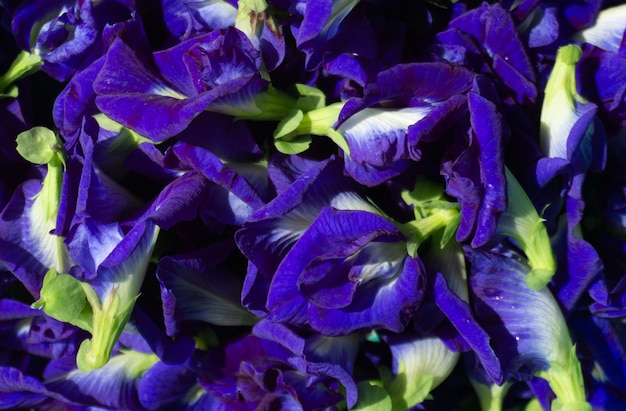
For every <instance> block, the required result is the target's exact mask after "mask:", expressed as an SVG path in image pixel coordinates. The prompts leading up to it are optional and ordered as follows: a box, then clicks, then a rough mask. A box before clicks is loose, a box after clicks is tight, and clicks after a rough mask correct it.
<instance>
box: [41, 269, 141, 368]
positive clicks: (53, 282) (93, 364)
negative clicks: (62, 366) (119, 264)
mask: <svg viewBox="0 0 626 411" xmlns="http://www.w3.org/2000/svg"><path fill="white" fill-rule="evenodd" d="M137 297H138V295H137V296H135V297H134V298H132V299H130V300H129V301H125V302H124V301H122V299H121V298H120V296H119V293H118V292H117V287H115V286H114V287H112V289H111V291H110V292H109V294H108V295H107V296H106V298H105V300H104V301H103V302H101V301H100V298H99V297H98V295H97V294H96V292H95V290H94V289H93V288H92V287H91V285H89V284H87V283H85V282H82V281H79V280H78V279H76V278H75V277H73V276H71V275H69V274H57V272H56V270H54V268H52V269H50V270H49V271H48V273H47V274H46V276H45V277H44V281H43V287H42V289H41V292H40V298H39V300H37V301H36V302H34V303H33V304H32V307H33V308H38V309H43V311H44V312H45V313H46V314H47V315H49V316H50V317H53V318H55V319H57V320H59V321H62V322H66V323H69V324H72V325H75V326H77V327H79V328H81V329H83V330H85V331H88V332H89V333H91V335H92V338H91V339H90V340H85V341H83V342H82V344H81V345H80V348H79V350H78V355H77V358H76V361H77V364H78V368H79V369H80V370H81V371H85V372H87V371H91V370H94V369H97V368H100V367H102V366H104V365H105V364H106V363H107V362H108V361H109V358H110V357H111V353H112V351H113V346H114V345H115V343H116V342H117V340H118V338H119V336H120V335H121V333H122V331H123V329H124V327H125V326H126V323H127V322H128V318H129V317H130V314H131V312H132V309H133V307H134V304H135V300H136V299H137Z"/></svg>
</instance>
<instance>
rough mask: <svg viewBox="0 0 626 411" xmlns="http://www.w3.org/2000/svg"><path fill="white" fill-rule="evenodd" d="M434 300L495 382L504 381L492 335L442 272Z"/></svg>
mask: <svg viewBox="0 0 626 411" xmlns="http://www.w3.org/2000/svg"><path fill="white" fill-rule="evenodd" d="M433 294H434V300H435V303H436V304H437V306H438V307H439V308H440V309H441V311H443V313H444V314H445V315H446V317H448V319H449V320H450V322H452V324H453V325H454V327H455V328H456V329H457V330H458V331H459V333H460V334H461V336H462V337H463V338H464V339H465V340H466V342H467V344H468V345H469V346H470V347H471V349H472V350H473V351H474V353H475V354H476V356H477V357H478V359H479V360H480V362H481V364H482V365H483V367H484V368H485V371H486V372H487V374H488V375H489V376H490V377H491V378H492V379H493V381H494V382H496V383H498V384H500V383H501V382H502V381H503V375H502V369H501V365H500V360H499V358H498V357H497V356H496V353H495V352H494V350H493V348H492V347H491V344H490V342H489V341H490V340H491V337H490V336H489V334H487V332H486V331H485V330H484V329H483V328H482V327H481V326H480V324H479V323H478V322H477V321H476V319H475V318H474V316H473V315H472V312H471V310H470V307H469V305H467V303H466V302H465V301H463V300H462V299H461V298H460V297H459V296H457V295H456V294H455V293H454V292H452V291H450V289H449V288H448V286H447V285H446V282H445V280H444V278H443V276H442V275H441V274H437V277H436V278H435V283H434V289H433Z"/></svg>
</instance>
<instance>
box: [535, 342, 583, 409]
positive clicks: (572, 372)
mask: <svg viewBox="0 0 626 411" xmlns="http://www.w3.org/2000/svg"><path fill="white" fill-rule="evenodd" d="M537 376H538V377H541V378H543V379H545V380H546V381H548V383H549V384H550V388H551V389H552V391H553V392H554V394H555V395H556V399H555V400H554V401H553V402H552V406H551V408H552V410H553V411H591V405H590V404H589V403H588V402H587V401H586V399H585V386H584V382H583V375H582V370H581V368H580V362H579V361H578V357H576V347H575V346H574V345H571V348H570V349H569V350H568V351H567V353H566V354H565V356H564V358H562V359H560V360H559V361H552V362H551V363H550V367H549V368H548V369H547V370H545V371H541V372H539V373H538V374H537Z"/></svg>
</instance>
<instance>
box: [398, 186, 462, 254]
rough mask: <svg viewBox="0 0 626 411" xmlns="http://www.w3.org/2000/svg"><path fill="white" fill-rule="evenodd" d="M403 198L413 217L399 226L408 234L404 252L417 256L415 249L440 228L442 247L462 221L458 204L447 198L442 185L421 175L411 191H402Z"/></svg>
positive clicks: (440, 244)
mask: <svg viewBox="0 0 626 411" xmlns="http://www.w3.org/2000/svg"><path fill="white" fill-rule="evenodd" d="M401 195H402V199H403V200H404V202H405V203H406V204H407V205H409V206H413V213H414V214H415V220H413V221H410V222H408V223H405V224H402V225H401V226H400V230H401V231H402V233H403V234H404V235H405V236H406V237H407V239H408V240H407V252H408V254H409V255H410V256H412V257H416V256H417V249H418V248H419V247H420V246H421V245H422V243H423V242H424V241H426V240H427V239H428V238H430V237H431V236H432V235H433V234H434V233H436V232H439V231H441V230H442V229H443V231H442V234H441V236H439V247H440V248H441V249H443V248H444V247H445V246H446V244H448V242H449V241H450V240H451V239H452V237H453V236H454V235H455V233H456V230H457V228H458V226H459V222H460V221H461V215H460V213H459V204H457V203H453V202H450V201H446V200H445V199H444V193H443V189H442V188H441V187H440V186H439V185H437V184H435V183H433V182H432V181H430V180H426V179H423V178H420V179H418V180H417V182H416V183H415V187H414V188H413V190H412V191H409V190H404V191H402V194H401Z"/></svg>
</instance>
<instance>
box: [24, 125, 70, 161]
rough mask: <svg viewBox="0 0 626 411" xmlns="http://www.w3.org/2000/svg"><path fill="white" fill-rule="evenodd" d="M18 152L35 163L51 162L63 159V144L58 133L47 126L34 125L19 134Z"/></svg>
mask: <svg viewBox="0 0 626 411" xmlns="http://www.w3.org/2000/svg"><path fill="white" fill-rule="evenodd" d="M16 141H17V152H18V153H20V155H21V156H22V157H24V159H26V160H28V161H30V162H31V163H34V164H49V163H50V162H52V161H54V159H55V158H59V159H62V158H61V157H59V156H60V153H62V150H63V148H62V145H61V143H60V141H59V139H58V137H57V136H56V134H55V133H54V132H53V131H52V130H50V129H48V128H46V127H33V128H31V129H30V130H26V131H23V132H21V133H20V134H18V136H17V140H16Z"/></svg>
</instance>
